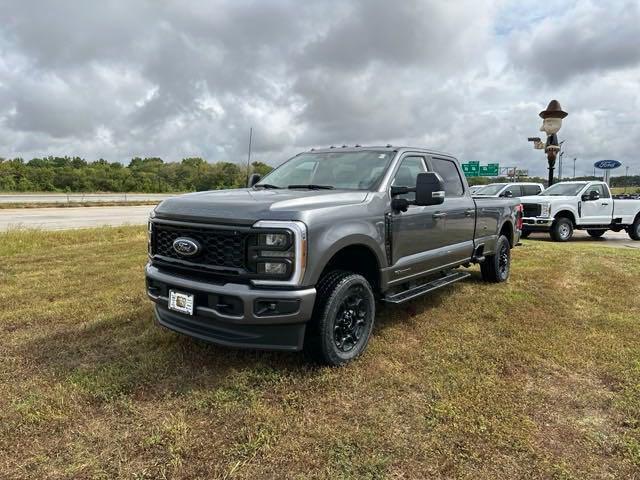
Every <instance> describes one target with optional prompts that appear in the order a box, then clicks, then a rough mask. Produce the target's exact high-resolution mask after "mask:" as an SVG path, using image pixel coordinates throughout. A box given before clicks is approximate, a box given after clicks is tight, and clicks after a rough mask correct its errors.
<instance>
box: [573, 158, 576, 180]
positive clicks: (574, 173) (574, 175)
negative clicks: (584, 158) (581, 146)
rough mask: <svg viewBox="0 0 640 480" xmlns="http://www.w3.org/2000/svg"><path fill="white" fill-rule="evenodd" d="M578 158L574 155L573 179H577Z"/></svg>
mask: <svg viewBox="0 0 640 480" xmlns="http://www.w3.org/2000/svg"><path fill="white" fill-rule="evenodd" d="M576 160H577V158H575V157H573V179H574V180H575V179H576Z"/></svg>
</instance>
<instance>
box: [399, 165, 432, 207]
mask: <svg viewBox="0 0 640 480" xmlns="http://www.w3.org/2000/svg"><path fill="white" fill-rule="evenodd" d="M426 171H427V169H426V168H425V164H424V158H422V157H404V158H403V159H402V160H401V161H400V166H399V167H398V170H397V171H396V176H395V177H393V182H391V185H394V186H396V187H411V188H415V186H416V177H417V176H418V174H419V173H424V172H426ZM415 197H416V194H415V193H413V192H412V193H407V194H406V195H399V196H398V198H406V199H407V200H409V201H411V200H415Z"/></svg>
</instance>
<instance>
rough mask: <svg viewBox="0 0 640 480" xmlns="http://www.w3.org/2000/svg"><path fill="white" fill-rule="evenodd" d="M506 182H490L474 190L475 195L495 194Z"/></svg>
mask: <svg viewBox="0 0 640 480" xmlns="http://www.w3.org/2000/svg"><path fill="white" fill-rule="evenodd" d="M505 185H506V183H492V184H491V185H487V186H486V187H482V188H481V189H480V190H478V191H477V192H476V195H497V194H498V192H499V191H500V190H502V189H503V188H504V186H505Z"/></svg>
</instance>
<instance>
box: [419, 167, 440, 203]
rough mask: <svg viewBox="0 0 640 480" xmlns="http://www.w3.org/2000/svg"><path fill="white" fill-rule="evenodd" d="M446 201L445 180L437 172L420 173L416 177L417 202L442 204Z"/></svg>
mask: <svg viewBox="0 0 640 480" xmlns="http://www.w3.org/2000/svg"><path fill="white" fill-rule="evenodd" d="M443 202H444V181H443V180H442V177H441V176H440V175H439V174H437V173H436V172H426V173H419V174H418V177H417V179H416V200H415V204H416V205H420V206H429V205H440V204H441V203H443Z"/></svg>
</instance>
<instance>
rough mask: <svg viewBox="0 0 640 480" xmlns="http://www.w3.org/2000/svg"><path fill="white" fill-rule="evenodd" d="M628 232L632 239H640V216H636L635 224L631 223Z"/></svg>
mask: <svg viewBox="0 0 640 480" xmlns="http://www.w3.org/2000/svg"><path fill="white" fill-rule="evenodd" d="M627 233H628V234H629V238H631V240H640V217H638V218H636V221H635V222H633V225H631V226H630V227H629V228H628V229H627Z"/></svg>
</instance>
